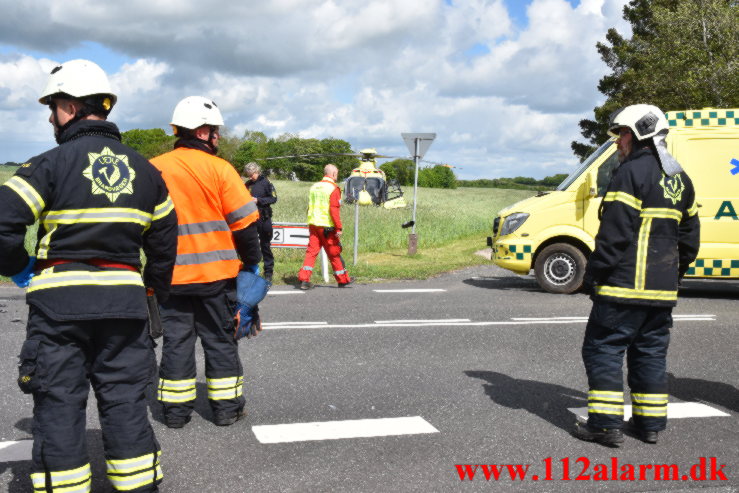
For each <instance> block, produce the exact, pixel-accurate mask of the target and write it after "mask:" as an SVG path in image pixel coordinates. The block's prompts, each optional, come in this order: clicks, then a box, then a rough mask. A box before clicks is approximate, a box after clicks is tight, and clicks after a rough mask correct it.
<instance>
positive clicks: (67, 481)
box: [31, 463, 92, 493]
mask: <svg viewBox="0 0 739 493" xmlns="http://www.w3.org/2000/svg"><path fill="white" fill-rule="evenodd" d="M46 476H47V474H46V473H45V472H35V473H33V474H31V482H32V483H33V490H34V491H48V488H49V487H50V488H51V491H55V492H57V491H63V492H65V493H67V492H75V493H77V492H86V491H90V484H91V481H90V479H91V477H92V473H91V471H90V464H89V463H87V464H85V465H84V466H82V467H78V468H76V469H67V470H65V471H51V472H49V473H48V476H49V478H50V479H51V484H50V485H47V484H46Z"/></svg>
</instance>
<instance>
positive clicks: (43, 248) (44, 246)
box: [36, 224, 59, 260]
mask: <svg viewBox="0 0 739 493" xmlns="http://www.w3.org/2000/svg"><path fill="white" fill-rule="evenodd" d="M58 227H59V225H58V224H50V225H48V226H47V227H46V234H45V235H44V237H43V238H41V240H39V242H38V252H37V253H36V258H38V259H39V260H42V259H45V258H48V256H49V248H50V246H51V235H52V234H54V231H56V230H57V228H58Z"/></svg>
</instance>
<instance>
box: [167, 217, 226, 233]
mask: <svg viewBox="0 0 739 493" xmlns="http://www.w3.org/2000/svg"><path fill="white" fill-rule="evenodd" d="M216 231H223V232H225V231H231V229H230V228H229V227H228V224H227V223H226V221H220V220H216V221H204V222H202V223H189V224H180V225H179V226H177V235H178V236H187V235H199V234H203V233H213V232H216Z"/></svg>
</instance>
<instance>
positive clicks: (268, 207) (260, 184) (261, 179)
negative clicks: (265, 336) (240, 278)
mask: <svg viewBox="0 0 739 493" xmlns="http://www.w3.org/2000/svg"><path fill="white" fill-rule="evenodd" d="M244 176H245V177H246V178H247V181H246V188H248V189H249V192H250V193H251V196H252V197H254V198H255V199H257V207H258V208H259V220H258V221H257V230H258V231H259V246H260V247H261V250H262V260H263V261H264V278H265V279H266V280H267V282H268V283H270V284H271V283H272V274H273V272H274V269H275V257H274V255H272V248H271V243H272V204H274V203H275V202H277V191H276V190H275V187H274V185H272V183H271V182H270V181H269V180H268V179H267V178H266V177H265V176H264V175H263V174H262V169H261V168H260V167H259V165H258V164H257V163H254V162H251V163H248V164H247V165H246V166H244Z"/></svg>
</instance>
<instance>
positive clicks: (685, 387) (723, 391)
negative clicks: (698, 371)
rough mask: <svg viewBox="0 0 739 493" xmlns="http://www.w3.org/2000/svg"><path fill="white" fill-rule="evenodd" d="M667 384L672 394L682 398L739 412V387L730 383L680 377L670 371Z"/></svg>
mask: <svg viewBox="0 0 739 493" xmlns="http://www.w3.org/2000/svg"><path fill="white" fill-rule="evenodd" d="M667 385H668V386H667V388H668V389H669V392H670V395H673V396H675V397H677V398H678V399H680V400H683V401H686V402H705V403H711V404H716V405H719V406H721V407H724V408H726V409H728V410H730V411H734V412H735V413H739V389H737V388H736V387H734V386H732V385H729V384H728V383H723V382H711V381H709V380H702V379H700V378H679V377H676V376H675V375H674V374H673V373H669V372H668V373H667Z"/></svg>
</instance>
